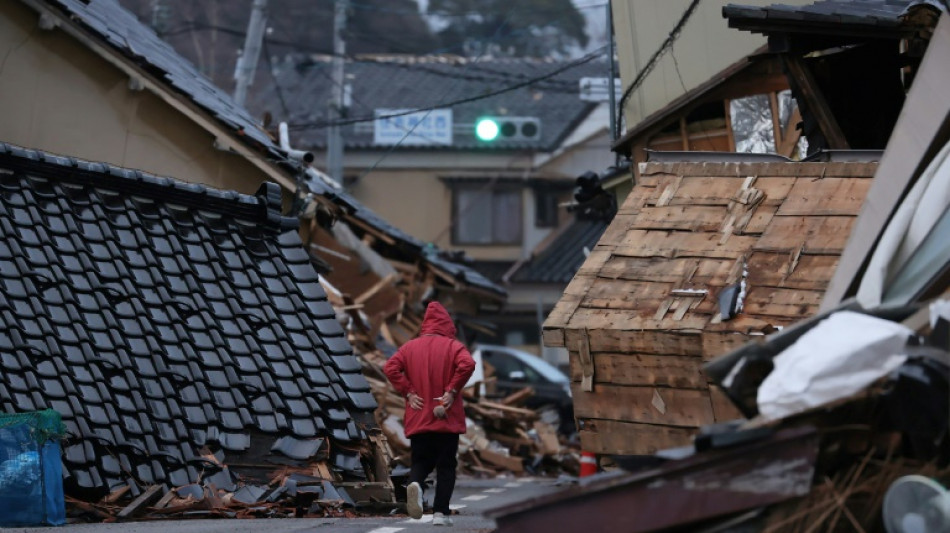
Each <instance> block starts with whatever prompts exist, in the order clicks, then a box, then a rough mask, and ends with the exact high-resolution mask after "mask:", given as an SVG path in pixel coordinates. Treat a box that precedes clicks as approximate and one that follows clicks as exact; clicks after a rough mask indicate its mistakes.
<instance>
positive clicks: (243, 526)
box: [3, 477, 563, 533]
mask: <svg viewBox="0 0 950 533" xmlns="http://www.w3.org/2000/svg"><path fill="white" fill-rule="evenodd" d="M562 489H563V487H558V486H556V485H555V480H554V479H551V478H532V477H523V478H513V477H499V478H494V479H459V481H458V483H457V484H456V488H455V494H454V495H453V498H452V508H453V509H456V510H457V511H458V514H457V515H454V516H453V517H452V519H453V520H454V521H455V527H453V528H451V529H449V528H441V527H435V526H433V525H432V515H431V514H427V515H424V516H423V517H422V519H421V520H413V519H411V518H409V517H408V516H406V515H404V514H403V515H398V516H392V517H389V516H386V517H369V518H350V519H346V518H327V519H319V518H283V519H255V520H175V521H168V520H162V521H154V522H125V523H119V524H72V525H67V526H64V527H61V528H5V529H4V530H3V533H39V532H45V533H53V532H61V531H64V530H66V531H69V532H74V531H75V532H78V533H120V532H121V533H126V532H127V533H165V532H167V531H174V532H176V533H211V532H217V531H226V532H227V533H257V532H261V531H266V532H267V533H297V532H301V533H302V532H316V533H319V532H323V531H325V532H327V533H330V532H333V533H337V532H340V533H417V532H422V531H427V532H432V531H433V530H434V531H445V530H448V531H455V532H459V533H462V532H465V533H476V532H487V531H492V530H494V528H495V522H494V521H493V520H489V519H487V518H485V517H483V516H482V513H483V512H484V511H485V510H486V509H490V508H494V507H499V506H502V505H506V504H508V503H510V502H514V501H518V500H523V499H526V498H531V497H536V496H540V495H543V494H549V493H551V492H556V491H558V490H562ZM431 496H432V495H431V494H430V493H426V499H427V500H428V502H429V503H430V504H431V503H432V499H431Z"/></svg>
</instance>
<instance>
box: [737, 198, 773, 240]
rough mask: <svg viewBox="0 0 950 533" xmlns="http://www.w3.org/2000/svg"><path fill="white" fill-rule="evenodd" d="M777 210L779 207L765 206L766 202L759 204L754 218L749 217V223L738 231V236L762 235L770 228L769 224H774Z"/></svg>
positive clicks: (753, 213)
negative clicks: (773, 219) (773, 220)
mask: <svg viewBox="0 0 950 533" xmlns="http://www.w3.org/2000/svg"><path fill="white" fill-rule="evenodd" d="M777 210H778V207H777V206H774V205H765V202H763V203H761V204H759V206H758V207H756V208H755V211H753V212H752V216H750V217H749V221H748V223H746V225H745V226H744V227H742V228H738V229H736V234H737V235H761V234H762V232H764V231H765V229H766V228H767V227H769V224H770V223H771V222H772V217H773V216H775V212H776V211H777Z"/></svg>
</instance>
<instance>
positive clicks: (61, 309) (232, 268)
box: [0, 143, 376, 495]
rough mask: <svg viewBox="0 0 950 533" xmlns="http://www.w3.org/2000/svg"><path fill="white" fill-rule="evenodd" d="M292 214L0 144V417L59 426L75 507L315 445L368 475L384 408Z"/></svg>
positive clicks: (262, 193) (271, 196)
mask: <svg viewBox="0 0 950 533" xmlns="http://www.w3.org/2000/svg"><path fill="white" fill-rule="evenodd" d="M280 204H281V195H280V190H279V188H278V186H277V185H276V184H273V183H266V184H264V185H263V186H262V187H261V189H260V190H259V191H258V193H257V194H256V195H255V196H248V195H241V194H238V193H235V192H228V191H218V190H215V189H210V188H207V187H204V186H201V185H194V184H187V183H183V182H179V181H175V180H172V179H169V178H161V177H156V176H152V175H148V174H145V173H142V172H139V171H135V170H129V169H123V168H118V167H115V166H111V165H108V164H102V163H89V162H85V161H79V160H76V159H72V158H67V157H60V156H56V155H52V154H48V153H43V152H39V151H33V150H27V149H23V148H19V147H16V146H13V145H9V144H4V143H0V317H2V320H0V411H4V412H23V411H32V410H36V409H42V408H47V407H49V408H53V409H55V410H57V411H59V412H60V413H61V414H62V415H63V419H64V422H65V424H66V426H67V428H68V430H69V433H70V436H69V438H68V440H67V441H66V442H64V464H65V466H66V471H67V472H68V478H67V480H66V486H67V490H68V491H71V492H74V493H96V494H100V495H101V493H103V492H105V491H108V490H110V489H115V488H116V487H119V486H121V485H123V484H126V483H129V481H130V479H131V480H134V481H136V482H137V483H138V484H140V485H148V484H152V483H168V484H170V485H173V486H180V485H185V484H187V483H191V482H195V481H196V480H197V479H198V476H199V474H200V473H201V471H202V468H203V466H202V465H204V464H205V463H204V462H203V461H202V460H201V459H200V449H201V448H202V447H203V446H206V445H207V446H209V447H210V448H211V449H212V451H214V450H218V451H223V452H225V453H226V454H227V456H228V458H229V459H230V460H235V458H237V459H236V460H235V462H238V463H239V462H241V460H240V458H242V457H245V456H247V457H251V456H253V457H255V459H254V460H255V461H257V460H260V459H259V458H260V456H261V455H262V454H263V455H264V456H266V457H268V458H269V459H267V460H268V461H270V462H271V463H287V464H292V463H293V460H292V459H291V458H294V459H300V458H301V457H303V456H304V455H307V454H309V453H310V452H313V451H315V450H316V449H320V446H317V445H316V442H315V440H314V439H328V440H329V441H330V442H331V443H332V445H330V446H329V453H330V456H329V461H330V464H332V465H334V466H335V467H336V468H338V470H340V471H342V472H344V473H347V474H348V475H351V476H355V477H357V478H359V477H360V476H362V475H363V473H362V467H361V466H360V461H359V453H358V452H357V451H351V450H355V449H356V448H358V447H359V445H360V443H361V442H362V441H363V439H365V438H366V435H365V431H364V429H365V426H364V424H367V423H369V424H371V423H372V413H373V410H374V409H375V408H376V402H375V400H374V399H373V396H372V394H371V393H370V388H369V384H368V383H367V381H366V379H365V378H364V377H363V375H362V374H361V367H360V363H359V361H358V360H357V358H356V357H354V356H353V353H352V349H351V347H350V344H349V342H348V341H347V339H346V336H345V334H344V331H343V329H342V327H341V326H340V324H339V323H338V322H337V320H336V317H335V313H334V310H333V308H332V307H331V305H330V304H329V302H328V301H327V299H326V294H325V292H324V290H323V289H322V288H321V286H320V284H319V282H318V277H317V274H316V272H315V271H314V269H313V267H312V265H311V263H310V260H309V258H308V254H307V253H306V251H305V250H304V249H303V247H302V245H301V241H300V237H299V235H298V233H297V224H298V222H297V220H296V219H291V218H286V217H283V216H281V214H280ZM272 446H273V447H274V448H275V449H276V450H277V451H279V452H283V454H279V453H278V454H273V453H271V454H269V455H268V452H269V451H270V450H271V448H272ZM320 453H321V454H326V453H327V450H326V448H325V447H324V448H323V449H321V451H320ZM285 455H287V456H289V457H284V456H285ZM261 461H262V462H266V461H264V460H261ZM248 462H250V460H248ZM288 462H289V463H288Z"/></svg>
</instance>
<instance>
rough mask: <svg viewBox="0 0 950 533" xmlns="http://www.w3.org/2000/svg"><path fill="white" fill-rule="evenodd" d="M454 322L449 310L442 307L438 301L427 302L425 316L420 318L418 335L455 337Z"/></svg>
mask: <svg viewBox="0 0 950 533" xmlns="http://www.w3.org/2000/svg"><path fill="white" fill-rule="evenodd" d="M455 332H456V330H455V323H454V322H452V317H450V316H449V312H448V311H446V310H445V307H442V304H440V303H439V302H429V306H428V307H426V316H425V318H424V319H423V320H422V328H420V331H419V334H420V335H442V336H443V337H451V338H453V339H454V338H455Z"/></svg>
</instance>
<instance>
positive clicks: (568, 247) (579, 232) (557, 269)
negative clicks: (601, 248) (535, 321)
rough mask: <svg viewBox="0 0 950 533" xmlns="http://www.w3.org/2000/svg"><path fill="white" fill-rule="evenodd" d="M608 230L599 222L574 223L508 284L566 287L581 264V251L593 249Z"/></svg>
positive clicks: (511, 277)
mask: <svg viewBox="0 0 950 533" xmlns="http://www.w3.org/2000/svg"><path fill="white" fill-rule="evenodd" d="M606 229H607V222H605V221H602V220H579V219H578V220H574V221H573V222H572V223H571V225H570V226H568V227H567V228H566V229H565V230H564V231H563V232H562V233H560V234H559V235H558V236H557V237H555V239H554V240H552V241H551V242H550V243H549V244H548V245H547V246H545V248H544V249H543V250H541V251H540V252H539V253H538V254H537V255H536V256H534V257H532V258H531V259H530V260H528V261H527V262H525V263H524V264H522V265H521V266H520V267H519V268H518V270H516V271H515V273H514V274H512V275H511V276H509V278H508V279H509V281H513V282H515V283H568V282H570V281H571V279H572V278H573V277H574V274H576V273H577V269H579V268H580V267H581V265H582V264H584V259H586V258H587V256H586V255H585V254H584V249H585V248H587V250H588V251H589V250H593V249H594V245H596V244H597V241H598V240H599V239H600V236H601V235H603V234H604V230H606Z"/></svg>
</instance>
